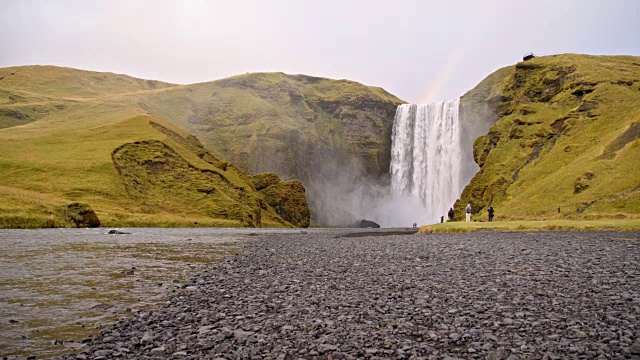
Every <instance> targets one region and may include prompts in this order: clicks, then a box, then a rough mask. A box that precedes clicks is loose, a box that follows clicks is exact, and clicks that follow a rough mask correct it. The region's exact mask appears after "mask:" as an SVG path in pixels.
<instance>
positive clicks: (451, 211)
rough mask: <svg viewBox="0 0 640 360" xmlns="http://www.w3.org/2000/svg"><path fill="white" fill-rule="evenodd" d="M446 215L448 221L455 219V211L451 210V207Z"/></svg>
mask: <svg viewBox="0 0 640 360" xmlns="http://www.w3.org/2000/svg"><path fill="white" fill-rule="evenodd" d="M448 215H449V221H453V220H455V219H456V213H455V212H453V208H450V209H449V214H448Z"/></svg>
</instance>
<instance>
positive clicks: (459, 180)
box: [309, 100, 487, 227]
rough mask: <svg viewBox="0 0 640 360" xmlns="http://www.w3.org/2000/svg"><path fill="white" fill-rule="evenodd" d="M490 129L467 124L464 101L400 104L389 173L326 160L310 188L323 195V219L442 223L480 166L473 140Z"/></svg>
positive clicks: (320, 204) (335, 221)
mask: <svg viewBox="0 0 640 360" xmlns="http://www.w3.org/2000/svg"><path fill="white" fill-rule="evenodd" d="M465 126H466V125H465ZM486 130H487V128H486V126H482V127H477V126H475V125H472V124H469V126H467V128H465V129H462V128H461V124H460V120H459V101H458V100H454V101H442V102H439V103H434V104H428V105H415V104H414V105H400V106H399V107H398V108H397V110H396V115H395V118H394V124H393V132H392V145H391V164H390V169H389V176H388V177H383V178H371V177H366V176H364V175H363V174H364V173H365V172H364V171H362V170H361V169H360V168H359V167H358V166H357V165H353V164H349V165H347V164H344V163H338V161H336V159H332V160H330V161H329V162H327V163H325V164H323V166H322V169H321V171H318V172H317V174H318V176H316V177H315V179H314V181H313V182H312V183H311V186H310V189H309V190H310V192H311V193H312V194H315V195H319V196H314V198H316V199H317V201H315V202H314V204H313V207H314V208H315V210H316V211H317V215H318V216H317V218H318V220H319V221H320V222H321V223H323V224H328V225H334V226H352V225H353V224H355V223H356V222H357V221H359V220H361V219H367V220H372V221H375V222H377V223H378V224H380V225H381V226H382V227H407V226H411V224H413V223H414V222H417V223H418V224H419V225H424V224H433V223H436V222H439V221H440V218H441V217H442V216H444V217H445V218H446V216H447V212H448V210H449V208H450V207H452V206H453V204H454V202H455V201H456V200H457V199H458V198H459V197H460V194H461V193H462V190H463V189H464V186H465V185H466V184H467V183H468V182H469V181H470V180H471V178H472V177H473V175H475V173H476V172H477V171H478V169H479V167H478V165H477V164H476V163H475V161H474V160H473V149H472V145H473V139H475V137H477V136H479V135H481V134H482V133H483V132H484V131H486ZM460 215H461V214H458V216H460Z"/></svg>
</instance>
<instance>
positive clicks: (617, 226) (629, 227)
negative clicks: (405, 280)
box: [418, 219, 640, 241]
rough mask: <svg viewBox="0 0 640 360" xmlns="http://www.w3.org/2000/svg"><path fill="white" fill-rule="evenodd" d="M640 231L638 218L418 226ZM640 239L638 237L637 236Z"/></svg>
mask: <svg viewBox="0 0 640 360" xmlns="http://www.w3.org/2000/svg"><path fill="white" fill-rule="evenodd" d="M550 230H554V231H640V219H605V220H540V221H494V222H468V223H467V222H460V221H457V222H448V223H443V224H435V225H429V226H422V227H420V231H419V232H418V233H419V234H433V233H436V234H437V233H466V232H475V231H550ZM638 240H639V241H640V238H638Z"/></svg>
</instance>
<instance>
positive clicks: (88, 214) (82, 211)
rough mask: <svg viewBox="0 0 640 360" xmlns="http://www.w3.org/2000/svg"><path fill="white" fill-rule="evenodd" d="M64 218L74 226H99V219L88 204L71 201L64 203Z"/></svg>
mask: <svg viewBox="0 0 640 360" xmlns="http://www.w3.org/2000/svg"><path fill="white" fill-rule="evenodd" d="M63 212H64V214H65V218H66V219H67V220H69V221H71V222H73V224H74V225H75V226H76V227H79V228H80V227H99V226H100V220H99V219H98V215H96V213H95V211H93V209H92V208H91V206H90V205H89V204H85V203H78V202H73V203H71V204H67V205H65V207H64V209H63Z"/></svg>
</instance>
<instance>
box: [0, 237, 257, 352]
mask: <svg viewBox="0 0 640 360" xmlns="http://www.w3.org/2000/svg"><path fill="white" fill-rule="evenodd" d="M109 230H110V229H39V230H0V358H1V357H4V356H8V357H13V356H24V355H37V356H38V358H44V357H48V356H54V355H59V354H62V353H68V352H75V351H77V350H78V349H79V348H81V347H82V346H83V344H82V340H83V339H86V338H87V337H88V336H90V335H91V334H97V333H98V332H99V329H98V327H99V326H101V325H105V324H111V323H113V322H114V321H116V320H118V319H121V318H125V317H129V316H133V315H134V314H136V313H137V312H139V311H141V310H144V309H149V308H154V307H156V306H158V305H159V304H160V303H161V302H162V299H163V297H164V296H166V295H167V294H170V293H171V292H173V291H175V290H176V289H179V288H181V287H183V286H184V284H185V283H186V281H187V280H188V279H189V278H190V277H191V275H193V273H194V272H195V271H197V270H198V269H200V268H201V267H202V266H204V265H211V264H216V263H219V262H220V261H221V259H222V258H223V257H224V256H226V255H228V254H233V253H235V252H237V251H238V248H237V242H238V241H241V240H243V239H246V238H249V237H250V234H252V235H251V236H253V234H258V233H259V231H256V230H247V229H119V230H120V231H121V232H127V233H130V234H119V235H114V234H108V231H109Z"/></svg>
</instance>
